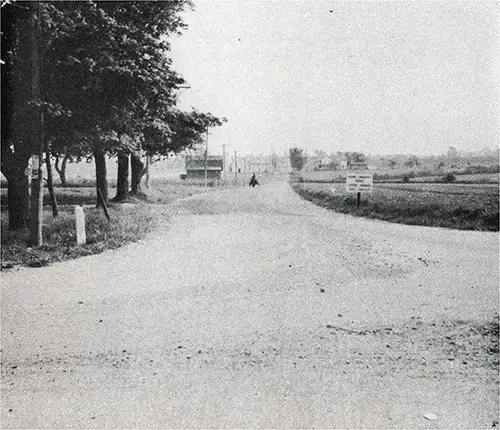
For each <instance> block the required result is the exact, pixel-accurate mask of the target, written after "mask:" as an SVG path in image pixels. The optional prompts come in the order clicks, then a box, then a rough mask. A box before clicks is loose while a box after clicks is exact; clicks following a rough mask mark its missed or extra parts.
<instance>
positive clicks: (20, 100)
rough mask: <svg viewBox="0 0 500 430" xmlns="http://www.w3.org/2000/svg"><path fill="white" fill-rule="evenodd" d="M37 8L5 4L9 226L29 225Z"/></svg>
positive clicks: (4, 164) (4, 146)
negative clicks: (33, 43)
mask: <svg viewBox="0 0 500 430" xmlns="http://www.w3.org/2000/svg"><path fill="white" fill-rule="evenodd" d="M33 17H34V15H33V9H32V8H28V7H24V6H21V5H16V4H11V5H6V6H3V7H2V14H1V22H2V59H3V60H4V61H5V64H4V65H2V68H1V69H2V86H1V91H2V139H1V169H2V173H3V174H4V176H5V177H6V178H7V182H8V190H7V201H8V209H9V229H11V230H18V229H22V228H24V227H25V226H26V225H27V221H28V209H29V194H28V177H27V176H26V175H25V170H26V168H27V167H28V162H29V159H30V156H31V144H30V136H31V133H32V132H34V128H35V127H34V126H35V124H34V112H33V107H32V105H31V104H30V102H31V101H32V94H31V86H30V85H26V82H29V80H30V77H31V76H32V74H33V70H32V66H33V63H32V61H31V54H32V49H33V46H32V38H31V34H33V32H34V31H35V29H34V23H33Z"/></svg>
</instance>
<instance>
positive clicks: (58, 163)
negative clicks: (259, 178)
mask: <svg viewBox="0 0 500 430" xmlns="http://www.w3.org/2000/svg"><path fill="white" fill-rule="evenodd" d="M186 7H192V5H191V2H190V0H170V1H168V2H162V1H130V2H94V1H78V2H29V1H26V2H13V3H10V4H6V5H5V6H3V7H2V59H3V60H4V62H5V64H4V65H3V66H2V142H1V171H2V173H3V175H4V176H5V177H6V178H7V181H8V208H9V228H10V229H20V228H24V227H25V225H26V222H27V217H28V206H29V199H28V178H27V176H26V175H25V171H26V168H27V167H28V165H29V160H30V157H31V155H32V154H36V153H37V151H36V148H35V146H36V145H37V142H40V139H42V144H43V148H44V151H45V153H46V156H47V159H48V160H49V161H50V160H53V161H55V163H54V164H55V167H56V170H57V171H58V172H59V173H60V175H61V178H62V180H63V181H64V173H65V166H66V163H67V162H68V160H80V159H93V160H94V162H95V170H96V189H97V190H98V191H100V192H101V194H102V196H103V198H104V201H107V200H108V185H107V173H106V157H107V156H108V157H109V156H111V157H116V158H117V159H118V178H117V179H118V181H117V195H116V197H115V198H116V199H117V200H120V199H123V198H125V197H126V195H127V193H128V192H130V191H131V192H134V193H137V192H139V190H140V183H141V178H142V176H143V175H144V173H145V171H146V167H147V166H146V163H145V162H144V160H145V159H146V158H147V159H148V160H151V159H153V160H154V159H155V158H158V157H165V156H168V155H169V154H172V153H176V152H179V151H181V150H182V149H185V148H189V147H193V146H195V145H197V144H199V143H201V142H202V140H203V133H204V132H205V131H206V130H207V128H208V127H215V126H220V125H222V123H223V122H224V121H225V119H224V118H222V119H221V118H217V117H215V116H213V115H212V114H210V113H202V112H198V111H197V110H195V109H193V110H191V111H188V112H186V111H181V110H179V109H178V108H176V102H177V98H178V89H179V88H180V87H182V86H184V85H185V81H184V79H183V78H182V76H180V75H179V74H178V73H177V72H176V71H175V70H173V69H172V62H171V59H170V58H169V55H168V54H169V49H170V46H169V43H168V40H167V38H166V37H167V36H168V35H172V34H178V33H180V32H181V31H182V29H184V28H185V24H184V22H183V21H182V19H181V16H180V13H181V12H182V11H183V10H184V9H185V8H186ZM129 166H130V167H129ZM48 167H50V162H49V164H48ZM129 173H130V175H129ZM129 177H130V179H131V180H130V183H131V189H129Z"/></svg>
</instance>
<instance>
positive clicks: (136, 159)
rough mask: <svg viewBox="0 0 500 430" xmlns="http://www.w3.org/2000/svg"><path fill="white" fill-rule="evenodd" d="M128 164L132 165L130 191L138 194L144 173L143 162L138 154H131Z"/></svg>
mask: <svg viewBox="0 0 500 430" xmlns="http://www.w3.org/2000/svg"><path fill="white" fill-rule="evenodd" d="M130 164H131V167H132V169H131V170H132V181H131V182H132V183H131V187H132V190H131V193H132V194H138V193H139V192H140V191H141V180H142V177H143V176H144V173H145V169H144V163H143V162H142V160H141V157H140V156H138V155H136V154H132V155H131V158H130Z"/></svg>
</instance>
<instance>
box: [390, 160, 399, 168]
mask: <svg viewBox="0 0 500 430" xmlns="http://www.w3.org/2000/svg"><path fill="white" fill-rule="evenodd" d="M388 164H389V167H390V168H391V169H394V167H396V165H397V164H398V162H397V161H396V160H394V159H392V158H391V159H390V160H389V161H388Z"/></svg>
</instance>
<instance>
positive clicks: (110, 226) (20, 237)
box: [1, 204, 170, 269]
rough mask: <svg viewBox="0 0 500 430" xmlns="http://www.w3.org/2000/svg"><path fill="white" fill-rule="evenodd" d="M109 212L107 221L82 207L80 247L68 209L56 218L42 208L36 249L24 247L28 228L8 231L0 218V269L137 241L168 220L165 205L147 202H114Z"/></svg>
mask: <svg viewBox="0 0 500 430" xmlns="http://www.w3.org/2000/svg"><path fill="white" fill-rule="evenodd" d="M109 212H110V216H111V220H110V221H108V220H107V219H106V218H105V216H104V214H103V213H102V210H101V209H96V208H94V207H86V208H85V227H86V235H87V243H86V244H84V245H80V246H77V245H76V233H75V216H74V214H73V209H72V208H71V209H70V208H67V209H65V210H64V209H63V210H62V211H61V213H60V215H59V216H58V217H57V218H52V214H51V212H50V211H44V227H43V236H44V237H43V239H44V244H43V246H42V247H40V248H35V247H33V248H31V247H28V246H27V243H28V235H29V233H28V231H27V230H24V231H21V232H17V231H16V232H12V231H9V230H8V229H7V220H6V219H4V218H2V239H1V240H2V248H1V256H2V269H6V268H10V267H13V266H16V265H22V266H29V267H41V266H46V265H48V264H50V263H52V262H55V261H63V260H69V259H74V258H78V257H82V256H85V255H92V254H98V253H101V252H103V251H105V250H107V249H115V248H118V247H120V246H123V245H125V244H127V243H130V242H136V241H138V240H140V239H141V238H143V237H144V236H145V235H146V234H147V233H149V232H150V231H152V230H154V229H155V228H158V227H159V226H160V225H164V224H166V223H168V222H169V219H170V217H169V215H168V211H166V210H165V207H162V206H156V205H149V204H135V205H123V206H121V205H115V206H111V207H110V208H109ZM5 218H6V217H5Z"/></svg>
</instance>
